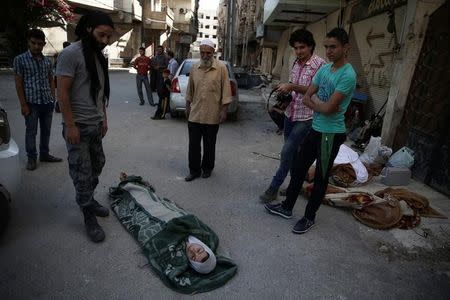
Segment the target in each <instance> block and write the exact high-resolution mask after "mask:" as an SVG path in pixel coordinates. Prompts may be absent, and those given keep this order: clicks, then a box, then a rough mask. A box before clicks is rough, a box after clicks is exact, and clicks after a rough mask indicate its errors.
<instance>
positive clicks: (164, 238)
mask: <svg viewBox="0 0 450 300" xmlns="http://www.w3.org/2000/svg"><path fill="white" fill-rule="evenodd" d="M110 197H111V199H112V203H111V207H112V210H113V211H114V213H115V214H116V216H117V218H118V219H119V221H120V222H121V223H122V225H123V226H124V227H125V228H126V229H127V230H128V231H129V232H130V233H131V234H132V235H133V237H134V238H135V239H136V240H137V241H138V242H139V244H140V245H141V246H142V248H143V251H144V254H145V256H146V257H147V259H148V261H149V262H150V265H151V267H152V269H153V270H154V271H155V272H156V273H157V274H158V276H159V277H160V278H161V280H162V281H163V282H164V284H166V285H167V286H168V287H169V288H171V289H173V290H174V291H177V292H180V293H184V294H195V293H201V292H207V291H210V290H213V289H216V288H218V287H220V286H222V285H224V284H225V283H226V282H227V281H228V280H230V279H231V278H232V277H233V276H234V275H235V273H236V271H237V266H236V264H235V263H234V262H233V261H232V260H231V259H229V258H226V257H223V256H220V255H216V257H217V266H216V268H215V269H214V271H213V272H211V273H209V274H205V275H203V274H199V273H197V272H195V271H194V270H193V269H192V268H191V267H190V265H189V261H188V259H187V257H186V254H185V253H186V251H185V250H186V240H187V237H188V236H189V235H192V236H195V237H196V238H198V239H199V240H201V241H202V242H204V243H205V244H206V245H207V246H208V247H210V248H211V250H212V251H213V252H214V253H216V251H217V246H218V244H219V239H218V237H217V235H216V234H215V233H214V231H212V230H211V228H209V227H208V226H207V225H206V224H204V223H203V222H202V221H200V220H199V219H198V218H197V217H195V216H194V215H192V214H189V213H187V212H186V211H184V210H183V209H182V208H180V207H179V206H177V205H176V204H175V203H174V202H171V201H170V200H168V199H165V198H164V199H163V198H160V197H158V196H157V195H156V194H155V190H154V189H153V188H152V187H149V186H148V185H146V184H145V183H144V182H143V181H142V178H141V177H137V176H129V177H128V179H127V180H125V181H122V182H120V183H119V185H118V186H117V187H114V188H111V189H110Z"/></svg>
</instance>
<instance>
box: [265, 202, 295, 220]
mask: <svg viewBox="0 0 450 300" xmlns="http://www.w3.org/2000/svg"><path fill="white" fill-rule="evenodd" d="M264 208H265V209H266V210H267V211H268V212H269V213H271V214H273V215H278V216H280V217H283V218H285V219H290V218H292V210H288V209H286V208H283V206H282V205H281V203H278V204H266V205H264Z"/></svg>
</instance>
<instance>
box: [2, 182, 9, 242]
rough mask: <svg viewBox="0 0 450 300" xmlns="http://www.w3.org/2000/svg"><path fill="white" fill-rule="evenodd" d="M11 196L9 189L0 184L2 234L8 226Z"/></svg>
mask: <svg viewBox="0 0 450 300" xmlns="http://www.w3.org/2000/svg"><path fill="white" fill-rule="evenodd" d="M9 202H10V196H9V193H8V191H7V190H6V189H5V188H4V187H3V186H2V185H1V184H0V235H2V234H3V233H4V232H5V230H6V228H7V227H8V223H9V218H10V212H9Z"/></svg>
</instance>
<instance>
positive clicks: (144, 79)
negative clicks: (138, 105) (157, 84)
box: [136, 74, 154, 105]
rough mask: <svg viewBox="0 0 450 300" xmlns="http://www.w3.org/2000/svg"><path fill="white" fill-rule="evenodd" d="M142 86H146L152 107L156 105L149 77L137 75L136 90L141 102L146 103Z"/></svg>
mask: <svg viewBox="0 0 450 300" xmlns="http://www.w3.org/2000/svg"><path fill="white" fill-rule="evenodd" d="M142 84H144V86H145V91H146V92H147V100H148V103H149V104H150V105H154V102H153V94H152V89H151V88H150V82H149V81H148V77H147V75H140V74H137V75H136V88H137V92H138V96H139V100H140V101H141V102H144V94H143V93H142Z"/></svg>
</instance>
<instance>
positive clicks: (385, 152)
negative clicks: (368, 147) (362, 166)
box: [375, 146, 392, 165]
mask: <svg viewBox="0 0 450 300" xmlns="http://www.w3.org/2000/svg"><path fill="white" fill-rule="evenodd" d="M391 155H392V149H391V148H389V147H387V146H381V147H380V148H378V155H377V157H376V158H375V163H377V164H381V165H385V164H386V162H387V161H388V160H389V157H391Z"/></svg>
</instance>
